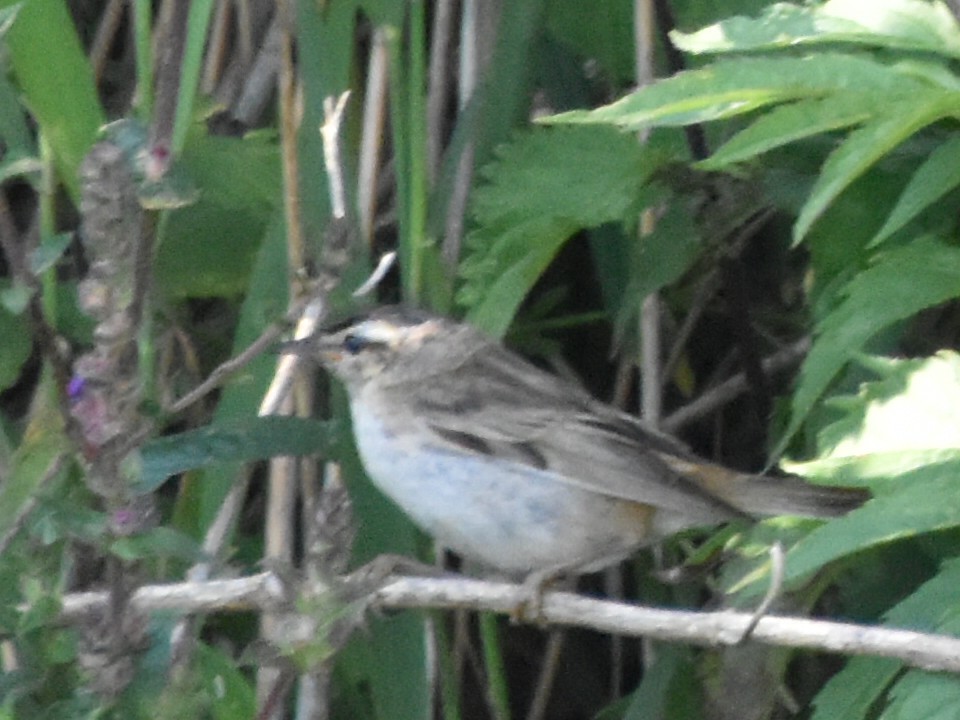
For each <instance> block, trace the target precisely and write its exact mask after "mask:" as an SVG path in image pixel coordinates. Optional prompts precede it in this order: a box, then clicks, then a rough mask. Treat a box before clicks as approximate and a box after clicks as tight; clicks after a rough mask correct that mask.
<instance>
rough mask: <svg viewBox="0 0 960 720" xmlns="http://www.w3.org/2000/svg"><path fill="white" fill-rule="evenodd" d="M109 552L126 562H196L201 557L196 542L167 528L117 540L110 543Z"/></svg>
mask: <svg viewBox="0 0 960 720" xmlns="http://www.w3.org/2000/svg"><path fill="white" fill-rule="evenodd" d="M110 552H111V553H113V554H114V555H116V556H117V557H119V558H121V559H123V560H128V561H129V560H142V559H144V558H158V557H166V558H174V559H177V560H184V561H186V562H196V561H197V560H199V559H201V557H202V556H203V553H202V552H201V548H200V545H199V544H198V543H197V541H196V540H194V539H193V538H192V537H190V536H189V535H186V534H185V533H182V532H178V531H177V530H173V529H172V528H168V527H155V528H153V529H151V530H148V531H146V532H143V533H140V534H137V535H132V536H130V537H120V538H117V539H115V540H114V541H113V542H111V543H110Z"/></svg>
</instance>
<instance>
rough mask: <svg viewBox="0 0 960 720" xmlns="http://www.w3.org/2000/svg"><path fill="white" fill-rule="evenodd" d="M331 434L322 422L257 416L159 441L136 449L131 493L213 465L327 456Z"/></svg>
mask: <svg viewBox="0 0 960 720" xmlns="http://www.w3.org/2000/svg"><path fill="white" fill-rule="evenodd" d="M335 432H336V431H335V427H334V426H333V425H332V424H331V423H329V422H324V421H321V420H308V419H304V418H292V417H262V418H250V419H249V420H247V421H240V422H233V423H229V424H220V425H211V426H209V427H206V428H202V429H200V430H190V431H188V432H184V433H179V434H177V435H168V436H166V437H162V438H158V439H156V440H153V441H151V442H149V443H147V444H146V445H145V446H144V447H143V449H142V451H141V477H140V480H139V482H138V483H137V487H136V492H140V493H146V492H150V491H152V490H154V489H156V488H157V487H158V486H159V485H161V484H162V483H163V482H164V481H165V480H166V479H167V478H169V477H170V476H171V475H175V474H177V473H181V472H185V471H187V470H193V469H196V468H199V467H204V466H206V465H211V464H213V463H220V462H227V461H239V462H244V461H250V460H260V459H264V458H269V457H274V456H278V455H311V454H313V453H321V452H327V451H329V449H330V447H331V446H332V444H333V443H334V441H335Z"/></svg>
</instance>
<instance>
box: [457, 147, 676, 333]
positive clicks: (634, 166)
mask: <svg viewBox="0 0 960 720" xmlns="http://www.w3.org/2000/svg"><path fill="white" fill-rule="evenodd" d="M659 155H660V152H659V151H658V150H655V149H649V148H646V149H645V148H641V146H640V145H639V143H637V141H636V139H635V138H632V137H629V136H626V135H622V134H620V133H617V132H615V131H614V130H612V129H600V128H558V129H555V130H549V131H544V130H540V131H535V132H531V133H525V134H523V135H520V136H518V137H517V138H516V139H515V140H514V142H512V143H511V144H510V145H508V146H506V147H504V148H503V149H502V150H501V151H500V153H499V158H498V160H497V161H496V162H495V163H493V164H492V165H490V166H488V167H486V168H484V171H483V175H484V176H485V177H486V178H487V179H488V181H489V182H488V183H487V184H486V185H484V186H481V187H480V188H478V190H477V191H476V193H475V194H474V199H473V205H472V207H471V210H472V213H473V215H474V218H475V220H476V223H477V226H478V227H477V229H476V230H474V231H473V232H472V233H470V235H469V236H468V237H467V239H466V243H465V248H466V252H465V254H464V260H463V262H462V264H461V269H460V270H461V276H462V277H463V278H464V280H465V282H464V284H463V287H462V288H461V291H460V293H459V295H458V298H457V300H458V302H459V303H460V304H462V305H466V306H468V307H469V308H470V311H469V313H468V315H469V317H470V318H471V320H472V321H473V322H474V323H476V324H477V325H478V326H479V327H481V328H482V329H484V330H486V331H487V332H489V333H491V334H493V335H496V336H501V335H502V334H503V333H504V332H505V331H506V328H507V326H508V325H509V324H510V321H511V320H512V319H513V316H514V313H515V312H516V309H517V307H519V305H520V303H521V302H522V301H523V299H524V298H525V297H526V295H527V293H528V292H529V290H530V288H531V287H533V284H534V283H535V282H536V281H537V280H538V279H539V277H540V276H541V274H542V273H543V271H544V270H545V269H546V267H547V266H548V265H549V264H550V262H551V261H552V260H553V258H554V257H555V256H556V254H557V252H559V250H560V248H561V247H562V246H563V244H564V242H566V240H567V239H568V238H569V237H570V236H571V235H572V234H573V233H574V232H576V231H577V230H579V229H581V228H585V227H596V226H598V225H602V224H604V223H607V222H615V221H623V220H624V219H625V218H626V217H627V214H628V210H629V209H630V208H632V207H634V206H635V204H636V202H637V198H638V196H641V195H642V189H643V184H644V182H645V180H646V179H647V178H648V177H649V176H650V174H651V173H652V172H653V170H655V169H656V167H657V165H658V162H659V160H658V158H659ZM571 177H576V178H577V182H576V183H571V182H570V178H571Z"/></svg>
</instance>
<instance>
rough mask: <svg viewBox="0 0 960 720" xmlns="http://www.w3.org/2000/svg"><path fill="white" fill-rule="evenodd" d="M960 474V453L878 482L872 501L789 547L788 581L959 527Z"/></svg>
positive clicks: (875, 485)
mask: <svg viewBox="0 0 960 720" xmlns="http://www.w3.org/2000/svg"><path fill="white" fill-rule="evenodd" d="M958 473H960V452H957V453H955V454H954V456H953V458H952V459H951V460H948V461H944V462H940V463H935V464H930V465H926V466H923V467H919V468H916V469H914V470H911V471H908V472H905V473H903V474H901V475H899V476H897V477H891V478H887V479H885V481H884V482H883V483H880V482H876V481H875V482H873V483H872V486H873V489H874V491H875V497H874V498H873V499H872V500H870V501H868V502H867V503H866V504H865V505H864V506H863V507H861V508H859V509H857V510H854V511H853V512H851V513H849V514H848V515H845V516H843V517H840V518H836V519H835V520H831V521H830V522H828V523H825V524H823V525H821V526H820V527H819V528H817V529H816V530H814V531H813V532H811V533H810V534H809V535H808V536H806V537H805V538H804V539H803V540H801V541H800V542H798V543H797V544H796V545H794V546H793V548H791V549H790V551H789V552H788V553H787V572H786V580H787V582H790V581H796V580H800V579H803V578H806V577H808V576H809V575H810V574H811V573H813V572H815V571H816V570H818V569H820V568H821V567H823V566H824V565H826V564H827V563H830V562H833V561H835V560H837V559H839V558H842V557H845V556H847V555H851V554H853V553H856V552H859V551H860V550H863V549H865V548H868V547H871V546H874V545H880V544H883V543H889V542H893V541H895V540H902V539H904V538H910V537H915V536H917V535H920V534H922V533H928V532H934V531H939V530H945V529H948V528H956V527H958V526H960V515H958V514H957V511H956V508H957V507H960V487H958V485H957V482H956V478H957V474H958Z"/></svg>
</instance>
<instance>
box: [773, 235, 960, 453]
mask: <svg viewBox="0 0 960 720" xmlns="http://www.w3.org/2000/svg"><path fill="white" fill-rule="evenodd" d="M843 294H844V295H845V297H844V299H843V301H842V302H841V303H840V305H839V306H838V307H837V308H836V309H835V310H833V311H832V312H830V313H829V314H828V315H827V316H826V317H825V318H824V320H823V322H822V323H821V324H820V327H819V328H818V334H817V337H816V339H815V341H814V344H813V347H812V348H811V350H810V354H809V355H808V356H807V358H806V360H805V361H804V364H803V368H802V369H801V373H800V378H799V381H798V385H797V390H796V392H795V393H794V395H793V400H792V403H791V417H790V422H789V424H788V426H787V429H786V432H785V433H784V436H783V438H782V439H781V440H780V443H779V444H778V445H777V448H776V451H775V455H779V454H781V453H782V452H783V450H784V448H785V447H786V444H787V442H788V441H789V439H790V438H791V437H792V436H793V434H794V433H795V432H796V431H797V429H798V428H799V427H800V424H801V423H802V422H803V420H804V418H806V416H807V413H809V412H810V410H811V408H812V407H813V405H814V403H815V402H816V401H817V400H818V399H819V397H820V396H821V395H822V394H823V393H824V391H826V389H827V388H828V387H829V385H830V383H831V381H832V380H833V378H834V377H835V376H836V374H837V373H838V372H839V371H840V369H841V368H842V367H843V366H844V365H846V363H847V362H848V361H849V359H850V357H851V355H852V354H853V353H856V352H857V351H858V350H859V349H860V348H862V347H863V346H864V343H866V342H867V340H869V339H870V338H871V337H873V336H874V335H875V334H876V333H878V332H879V331H880V330H882V329H883V328H885V327H887V326H889V325H891V324H892V323H894V322H897V321H898V320H902V319H904V318H908V317H910V316H911V315H913V314H914V313H916V312H919V311H920V310H923V309H924V308H928V307H931V306H933V305H937V304H938V303H941V302H945V301H947V300H950V299H952V298H955V297H957V296H958V295H960V250H958V249H957V248H954V247H950V246H948V245H945V244H943V243H942V242H939V241H937V240H935V239H933V238H929V237H926V238H921V239H918V240H916V241H914V242H913V243H911V244H910V245H907V246H905V247H901V248H897V249H895V250H891V251H888V252H884V253H881V254H879V255H878V256H877V257H876V258H875V261H874V263H873V264H872V265H871V266H870V267H868V268H867V269H866V270H864V271H863V272H860V273H858V274H857V275H856V276H855V277H854V278H853V279H852V280H851V281H850V283H849V284H848V285H847V287H846V289H845V292H844V293H843Z"/></svg>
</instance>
